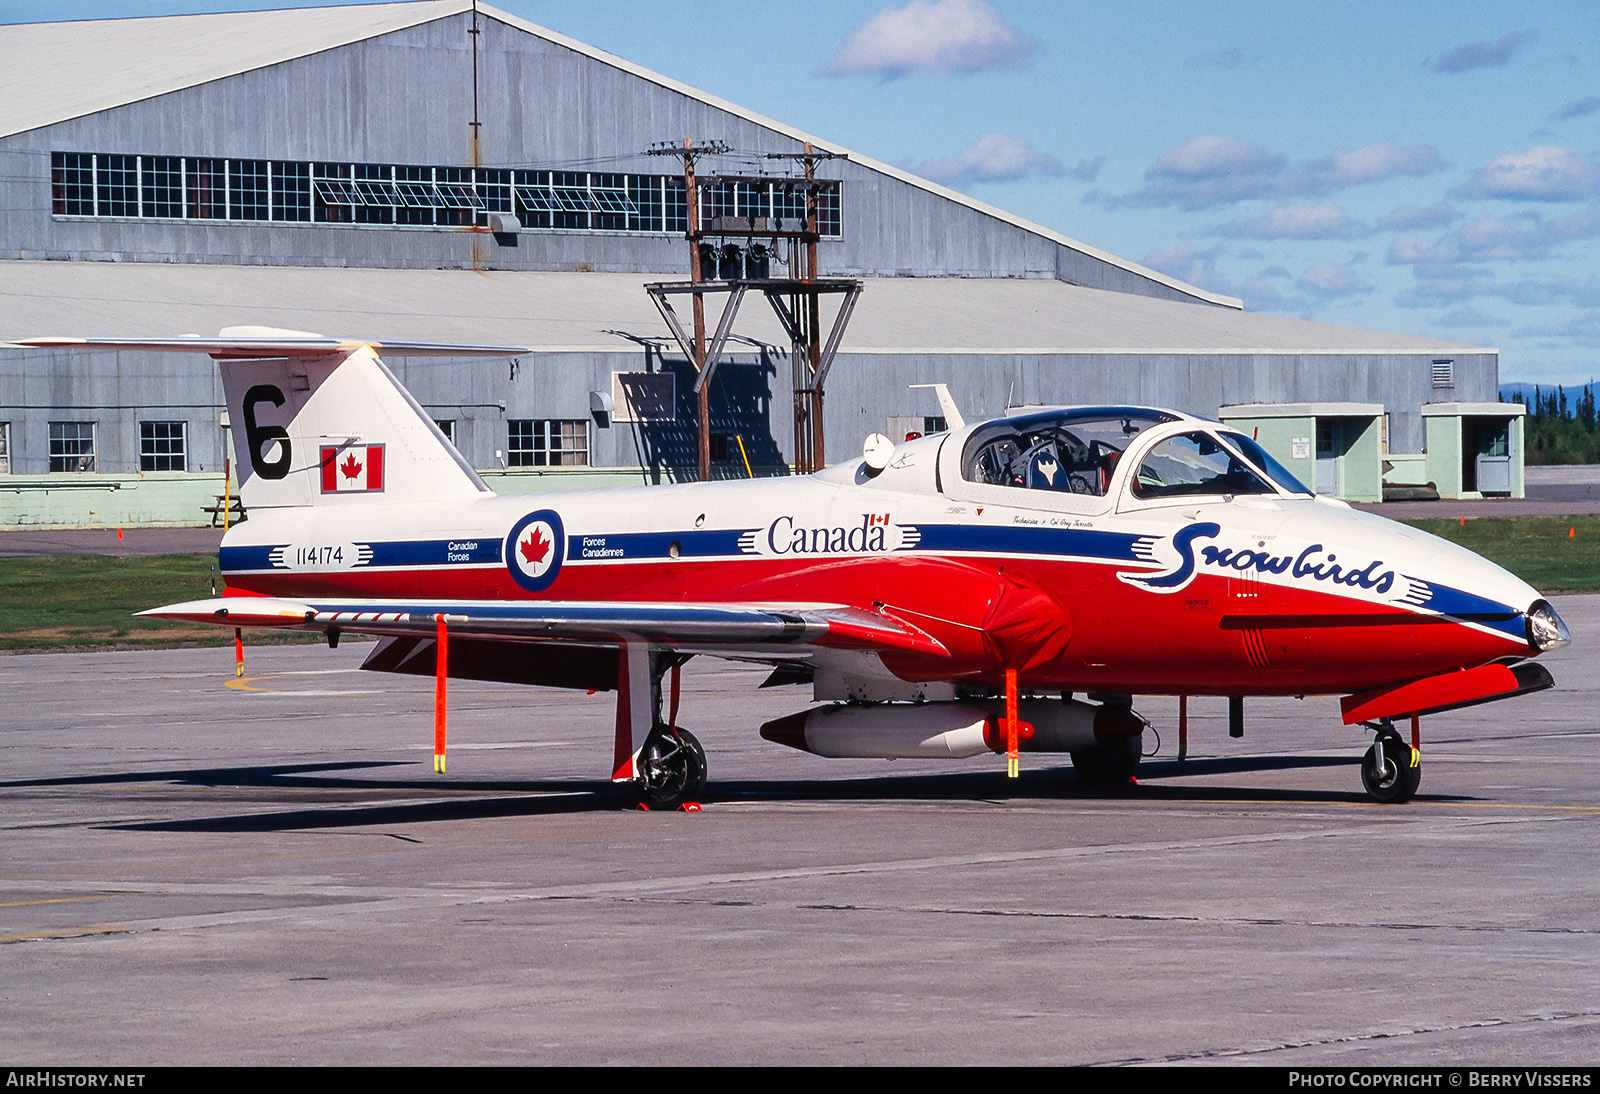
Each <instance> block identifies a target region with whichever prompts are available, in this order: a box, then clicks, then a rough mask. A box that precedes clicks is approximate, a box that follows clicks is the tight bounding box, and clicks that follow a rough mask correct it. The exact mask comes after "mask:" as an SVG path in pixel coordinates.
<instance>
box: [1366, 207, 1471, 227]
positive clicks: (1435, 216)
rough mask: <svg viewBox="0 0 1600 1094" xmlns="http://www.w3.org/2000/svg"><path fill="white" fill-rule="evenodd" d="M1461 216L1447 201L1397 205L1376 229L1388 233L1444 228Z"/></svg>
mask: <svg viewBox="0 0 1600 1094" xmlns="http://www.w3.org/2000/svg"><path fill="white" fill-rule="evenodd" d="M1460 216H1461V214H1460V213H1459V212H1457V211H1456V207H1455V206H1454V205H1451V204H1450V203H1449V202H1447V201H1440V202H1436V203H1435V204H1433V205H1397V206H1395V207H1394V208H1393V209H1391V210H1390V211H1389V215H1388V216H1386V217H1384V218H1383V219H1382V220H1380V221H1379V222H1378V227H1379V228H1381V229H1387V230H1389V231H1404V230H1406V229H1410V228H1445V227H1448V226H1449V225H1451V224H1453V223H1455V221H1456V220H1457V218H1459V217H1460Z"/></svg>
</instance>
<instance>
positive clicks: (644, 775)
mask: <svg viewBox="0 0 1600 1094" xmlns="http://www.w3.org/2000/svg"><path fill="white" fill-rule="evenodd" d="M705 786H706V751H705V749H703V748H701V747H700V742H699V741H697V740H695V737H694V734H692V733H690V732H689V731H688V730H686V729H678V728H676V727H675V726H657V727H656V728H655V730H654V731H653V732H652V733H651V734H650V737H649V739H647V740H646V741H645V745H644V749H643V750H642V751H641V752H640V753H639V792H640V795H641V796H642V797H643V798H644V803H645V804H646V805H648V806H649V807H650V808H652V809H671V808H674V807H676V806H679V805H682V804H683V803H684V802H689V801H699V800H700V796H701V794H702V793H704V791H705Z"/></svg>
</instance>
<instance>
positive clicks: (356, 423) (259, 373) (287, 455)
mask: <svg viewBox="0 0 1600 1094" xmlns="http://www.w3.org/2000/svg"><path fill="white" fill-rule="evenodd" d="M19 344H21V345H29V346H57V347H72V346H83V347H85V348H99V349H127V350H145V351H153V352H195V353H209V354H210V355H211V356H212V357H213V358H215V359H216V360H217V362H218V365H219V367H220V369H221V372H222V388H223V395H224V398H225V399H226V400H227V406H228V423H229V425H230V427H231V429H232V433H233V441H234V451H235V452H237V453H238V457H239V459H238V463H239V471H238V474H239V496H240V500H241V501H243V503H244V505H245V507H246V508H247V509H256V508H268V509H270V508H287V507H301V506H313V505H316V506H322V505H327V506H336V505H350V504H360V503H361V502H362V501H372V500H389V501H396V500H403V501H407V502H410V501H443V500H450V499H457V498H466V497H473V496H477V495H480V494H485V493H488V492H489V488H488V487H487V486H485V485H484V483H483V480H482V479H480V478H479V477H478V474H477V472H476V471H474V470H473V469H472V466H471V465H470V464H469V463H467V461H466V460H465V459H464V458H463V457H462V456H461V454H460V453H459V452H457V451H456V449H455V446H454V445H452V444H451V443H450V442H449V441H448V440H446V439H445V436H444V434H443V433H441V432H440V430H439V427H438V426H437V425H435V424H434V421H433V419H432V418H430V417H429V416H428V414H427V412H426V411H424V410H423V409H422V407H421V406H420V405H419V404H418V403H417V401H416V399H414V398H413V397H412V396H411V393H410V392H408V391H407V390H406V389H405V388H404V387H403V386H402V385H401V383H400V381H399V380H398V379H396V378H395V375H394V373H392V372H390V371H389V368H388V366H387V365H385V364H384V363H383V361H382V360H381V359H380V358H379V356H378V352H379V351H380V350H381V351H383V352H385V353H389V354H396V355H405V356H448V357H464V356H473V355H492V356H514V355H516V354H520V353H526V352H528V351H527V350H526V349H524V348H523V347H520V346H457V345H443V344H437V343H417V342H403V343H393V342H391V343H379V342H358V341H345V340H341V339H337V338H325V337H323V336H321V335H316V334H307V333H305V332H302V331H287V330H278V329H276V328H272V327H229V328H227V329H225V330H223V331H222V333H221V334H220V335H219V336H218V337H216V338H197V337H183V338H169V339H157V338H131V339H103V338H55V339H49V338H35V339H29V340H27V341H26V342H22V343H19Z"/></svg>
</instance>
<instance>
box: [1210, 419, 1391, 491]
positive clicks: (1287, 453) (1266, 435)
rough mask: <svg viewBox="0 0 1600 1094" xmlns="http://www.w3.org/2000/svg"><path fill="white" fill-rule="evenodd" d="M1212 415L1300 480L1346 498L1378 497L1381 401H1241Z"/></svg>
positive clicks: (1381, 475)
mask: <svg viewBox="0 0 1600 1094" xmlns="http://www.w3.org/2000/svg"><path fill="white" fill-rule="evenodd" d="M1217 417H1218V418H1219V419H1221V420H1222V421H1224V422H1226V423H1227V424H1228V425H1230V426H1232V427H1233V428H1235V429H1237V430H1239V431H1241V432H1243V433H1248V434H1250V436H1252V437H1254V438H1255V440H1256V441H1257V442H1258V443H1259V444H1260V445H1261V446H1262V447H1263V448H1265V449H1266V450H1267V451H1268V452H1270V453H1272V455H1273V456H1275V457H1276V458H1277V459H1278V460H1279V462H1281V463H1282V464H1283V466H1285V467H1287V468H1288V469H1289V470H1290V471H1292V472H1294V474H1295V475H1296V476H1298V477H1299V479H1300V481H1301V482H1303V483H1305V484H1306V485H1307V486H1309V487H1311V488H1312V489H1313V490H1315V491H1316V492H1317V493H1319V494H1330V495H1332V496H1333V497H1336V498H1343V499H1344V500H1345V501H1382V500H1383V404H1382V403H1244V404H1240V405H1236V406H1225V407H1222V408H1221V409H1220V410H1218V411H1217Z"/></svg>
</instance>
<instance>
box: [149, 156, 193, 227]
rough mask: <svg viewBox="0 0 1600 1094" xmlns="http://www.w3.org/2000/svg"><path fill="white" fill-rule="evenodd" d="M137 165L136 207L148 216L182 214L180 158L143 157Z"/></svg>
mask: <svg viewBox="0 0 1600 1094" xmlns="http://www.w3.org/2000/svg"><path fill="white" fill-rule="evenodd" d="M141 158H142V160H143V163H142V164H141V165H140V183H141V184H142V187H143V193H142V194H141V195H140V201H139V208H140V209H141V210H142V214H143V215H144V216H147V217H158V218H161V219H176V218H178V217H181V216H183V157H182V156H144V157H141Z"/></svg>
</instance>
